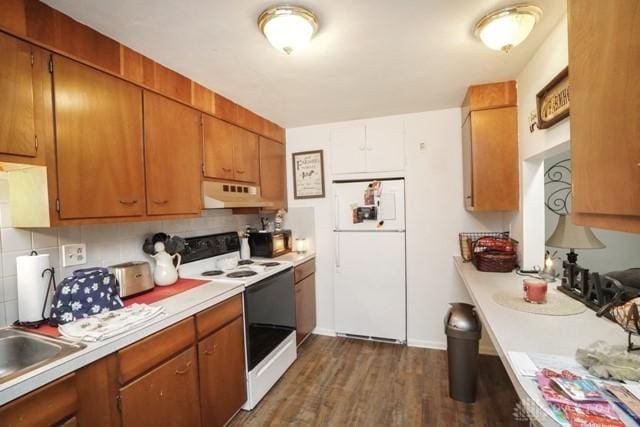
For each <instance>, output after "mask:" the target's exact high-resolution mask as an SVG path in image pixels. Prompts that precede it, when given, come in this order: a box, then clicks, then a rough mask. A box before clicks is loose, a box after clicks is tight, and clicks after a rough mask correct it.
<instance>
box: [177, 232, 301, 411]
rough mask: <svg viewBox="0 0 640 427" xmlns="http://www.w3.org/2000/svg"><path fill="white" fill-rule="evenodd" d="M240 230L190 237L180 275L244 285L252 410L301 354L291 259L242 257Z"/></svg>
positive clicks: (182, 253) (246, 405)
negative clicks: (275, 259) (289, 260)
mask: <svg viewBox="0 0 640 427" xmlns="http://www.w3.org/2000/svg"><path fill="white" fill-rule="evenodd" d="M239 249H240V239H239V237H238V234H237V233H221V234H213V235H208V236H198V237H191V238H187V239H186V248H185V250H183V251H181V256H182V265H181V266H180V269H179V271H180V277H183V278H193V279H203V280H210V281H212V282H213V283H216V282H218V283H229V282H231V283H238V284H242V285H244V289H245V290H244V293H243V304H244V320H245V357H246V366H247V402H246V403H245V405H244V406H243V409H245V410H251V409H253V408H254V407H255V406H256V405H257V404H258V402H259V401H260V400H261V399H262V398H263V397H264V396H265V395H266V394H267V392H268V391H269V390H270V389H271V387H273V385H274V384H275V383H276V382H277V381H278V379H280V377H281V376H282V375H283V374H284V373H285V372H286V370H287V369H288V368H289V366H291V364H292V363H293V362H294V361H295V359H296V357H297V352H296V331H295V327H296V313H295V291H294V285H293V283H294V282H293V264H292V263H291V262H288V261H265V260H264V259H260V260H258V259H250V260H240V252H239Z"/></svg>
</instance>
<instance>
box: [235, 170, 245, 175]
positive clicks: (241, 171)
mask: <svg viewBox="0 0 640 427" xmlns="http://www.w3.org/2000/svg"><path fill="white" fill-rule="evenodd" d="M236 172H238V173H239V174H243V173H244V171H243V170H240V169H236Z"/></svg>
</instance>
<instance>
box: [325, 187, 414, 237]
mask: <svg viewBox="0 0 640 427" xmlns="http://www.w3.org/2000/svg"><path fill="white" fill-rule="evenodd" d="M370 182H372V181H350V182H335V183H334V184H333V195H334V210H335V220H334V221H335V229H336V230H337V231H342V230H344V231H401V230H404V179H394V180H388V181H386V180H381V181H380V182H381V194H380V196H379V197H376V198H375V200H374V204H373V205H371V204H366V203H365V191H366V190H367V187H368V185H369V183H370ZM371 207H374V208H375V209H376V211H377V218H376V219H375V220H366V219H365V220H363V221H362V222H359V223H354V214H353V210H354V209H357V208H361V209H368V208H371Z"/></svg>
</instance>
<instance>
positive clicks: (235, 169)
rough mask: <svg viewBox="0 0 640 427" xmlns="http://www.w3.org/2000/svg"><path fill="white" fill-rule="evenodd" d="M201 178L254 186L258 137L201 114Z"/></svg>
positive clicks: (256, 180)
mask: <svg viewBox="0 0 640 427" xmlns="http://www.w3.org/2000/svg"><path fill="white" fill-rule="evenodd" d="M203 132H204V149H203V152H204V176H205V177H207V178H214V179H225V180H231V181H242V182H249V183H257V182H258V179H259V175H258V135H256V134H254V133H252V132H249V131H248V130H245V129H242V128H240V127H238V126H235V125H232V124H230V123H227V122H224V121H222V120H219V119H216V118H215V117H212V116H209V115H207V114H203Z"/></svg>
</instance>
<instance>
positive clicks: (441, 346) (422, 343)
mask: <svg viewBox="0 0 640 427" xmlns="http://www.w3.org/2000/svg"><path fill="white" fill-rule="evenodd" d="M407 345H408V346H409V347H420V348H430V349H433V350H446V349H447V343H446V342H444V341H426V340H413V339H408V340H407Z"/></svg>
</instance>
